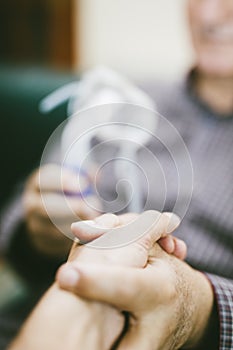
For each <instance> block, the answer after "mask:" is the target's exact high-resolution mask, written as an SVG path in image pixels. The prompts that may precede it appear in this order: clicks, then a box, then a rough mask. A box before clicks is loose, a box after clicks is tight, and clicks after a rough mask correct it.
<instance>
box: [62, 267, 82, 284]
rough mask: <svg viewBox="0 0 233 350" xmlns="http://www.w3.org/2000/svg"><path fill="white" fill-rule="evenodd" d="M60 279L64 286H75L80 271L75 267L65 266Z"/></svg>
mask: <svg viewBox="0 0 233 350" xmlns="http://www.w3.org/2000/svg"><path fill="white" fill-rule="evenodd" d="M58 281H59V284H60V285H61V286H63V287H66V288H67V287H70V288H72V287H75V286H76V285H77V283H78V281H79V273H78V271H77V270H75V269H74V268H73V267H67V268H64V269H63V270H61V272H60V273H59V275H58Z"/></svg>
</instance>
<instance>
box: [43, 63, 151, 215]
mask: <svg viewBox="0 0 233 350" xmlns="http://www.w3.org/2000/svg"><path fill="white" fill-rule="evenodd" d="M66 100H68V116H69V118H68V120H67V123H66V126H65V127H64V130H63V133H62V138H61V149H62V164H63V166H65V167H68V168H71V169H73V170H75V171H78V172H80V174H81V175H82V177H83V176H86V177H89V174H90V169H93V164H95V163H96V159H95V156H94V154H95V152H92V151H93V147H94V148H95V147H100V145H101V147H100V148H99V150H100V151H99V153H102V154H105V153H106V154H107V152H108V148H109V145H111V146H113V145H115V146H116V149H117V153H116V154H114V157H113V156H110V157H109V158H106V159H107V160H106V162H108V161H113V162H114V166H113V169H114V170H113V171H114V176H115V177H116V179H118V180H119V181H121V180H122V179H123V180H124V181H122V183H121V185H122V187H123V192H124V195H125V197H126V198H127V200H126V202H127V210H129V211H131V212H140V211H141V210H142V193H141V192H142V190H141V186H140V182H139V177H138V172H137V171H135V167H137V166H138V159H137V157H138V150H139V149H140V148H141V147H143V146H144V145H145V144H146V143H147V142H148V140H149V138H150V137H151V135H152V134H153V133H154V132H155V130H156V125H157V119H156V116H155V113H154V110H155V105H154V101H153V100H152V99H151V98H150V97H149V96H148V95H147V94H146V93H145V92H143V91H142V90H141V89H139V88H138V87H136V86H135V85H134V84H132V83H131V82H130V81H129V80H127V79H126V78H124V77H122V76H121V75H119V74H118V73H116V72H115V71H113V70H110V69H107V68H97V69H94V70H91V71H89V72H87V73H86V74H84V75H83V77H82V79H81V80H80V81H78V82H73V83H70V84H68V85H66V86H63V87H62V88H60V89H58V90H56V91H55V92H53V93H52V94H51V95H49V96H47V97H46V98H45V99H44V100H43V101H42V102H41V104H40V109H41V110H42V111H43V112H48V111H50V110H52V109H53V108H55V107H56V106H57V105H59V104H61V103H63V102H64V101H66ZM93 140H97V141H96V143H95V146H93ZM116 159H118V160H121V161H116V162H115V161H114V160H116ZM103 162H105V161H103ZM102 165H103V164H98V165H97V167H96V166H94V168H96V169H97V168H100V167H101V166H102ZM91 181H92V182H93V183H95V180H93V177H92V180H91ZM91 181H90V182H91ZM107 181H108V179H106V182H107ZM93 183H92V185H93ZM92 185H90V186H89V188H88V189H87V190H86V192H85V191H84V192H83V193H82V196H88V195H89V194H91V193H92V190H93V187H92Z"/></svg>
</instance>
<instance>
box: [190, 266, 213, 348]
mask: <svg viewBox="0 0 233 350" xmlns="http://www.w3.org/2000/svg"><path fill="white" fill-rule="evenodd" d="M194 272H195V288H196V289H195V294H194V297H195V299H194V300H193V302H194V303H195V310H196V312H195V313H194V315H193V320H192V321H193V327H192V330H191V333H190V336H189V338H188V340H187V342H186V343H185V344H184V348H185V349H194V348H195V349H196V348H199V344H200V343H201V341H202V339H203V338H204V336H205V334H206V332H207V330H208V328H209V324H210V321H211V315H212V313H213V309H214V293H213V289H212V286H211V284H210V281H209V280H208V278H207V277H206V276H205V275H204V274H203V273H201V272H199V271H194Z"/></svg>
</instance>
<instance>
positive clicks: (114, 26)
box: [76, 0, 192, 79]
mask: <svg viewBox="0 0 233 350" xmlns="http://www.w3.org/2000/svg"><path fill="white" fill-rule="evenodd" d="M77 1H78V0H77ZM78 2H79V22H78V21H77V22H76V25H77V27H76V31H77V32H78V33H79V47H77V50H79V58H80V60H79V63H78V65H77V66H76V67H77V68H78V67H79V68H81V69H86V68H88V67H91V66H94V65H95V64H107V65H109V66H111V67H113V68H116V69H118V70H120V71H121V72H123V73H126V74H127V75H129V76H132V77H134V78H137V79H146V78H149V79H151V78H153V77H158V78H165V79H170V78H176V77H179V76H180V74H182V73H183V72H184V71H185V70H186V69H187V67H188V66H189V65H190V62H191V61H192V50H191V48H190V44H189V33H188V29H187V20H186V16H185V14H186V13H185V5H186V0H143V1H142V0H79V1H78Z"/></svg>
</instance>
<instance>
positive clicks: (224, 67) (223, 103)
mask: <svg viewBox="0 0 233 350" xmlns="http://www.w3.org/2000/svg"><path fill="white" fill-rule="evenodd" d="M188 17H189V24H190V31H191V37H192V42H193V46H194V50H195V53H196V67H197V73H198V74H197V78H198V79H197V86H196V88H197V92H198V93H199V95H200V97H201V98H202V99H203V100H204V101H205V102H207V104H209V105H210V107H211V108H212V109H213V110H215V111H216V112H219V113H220V114H226V115H227V114H231V113H232V110H233V1H232V0H188Z"/></svg>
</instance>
